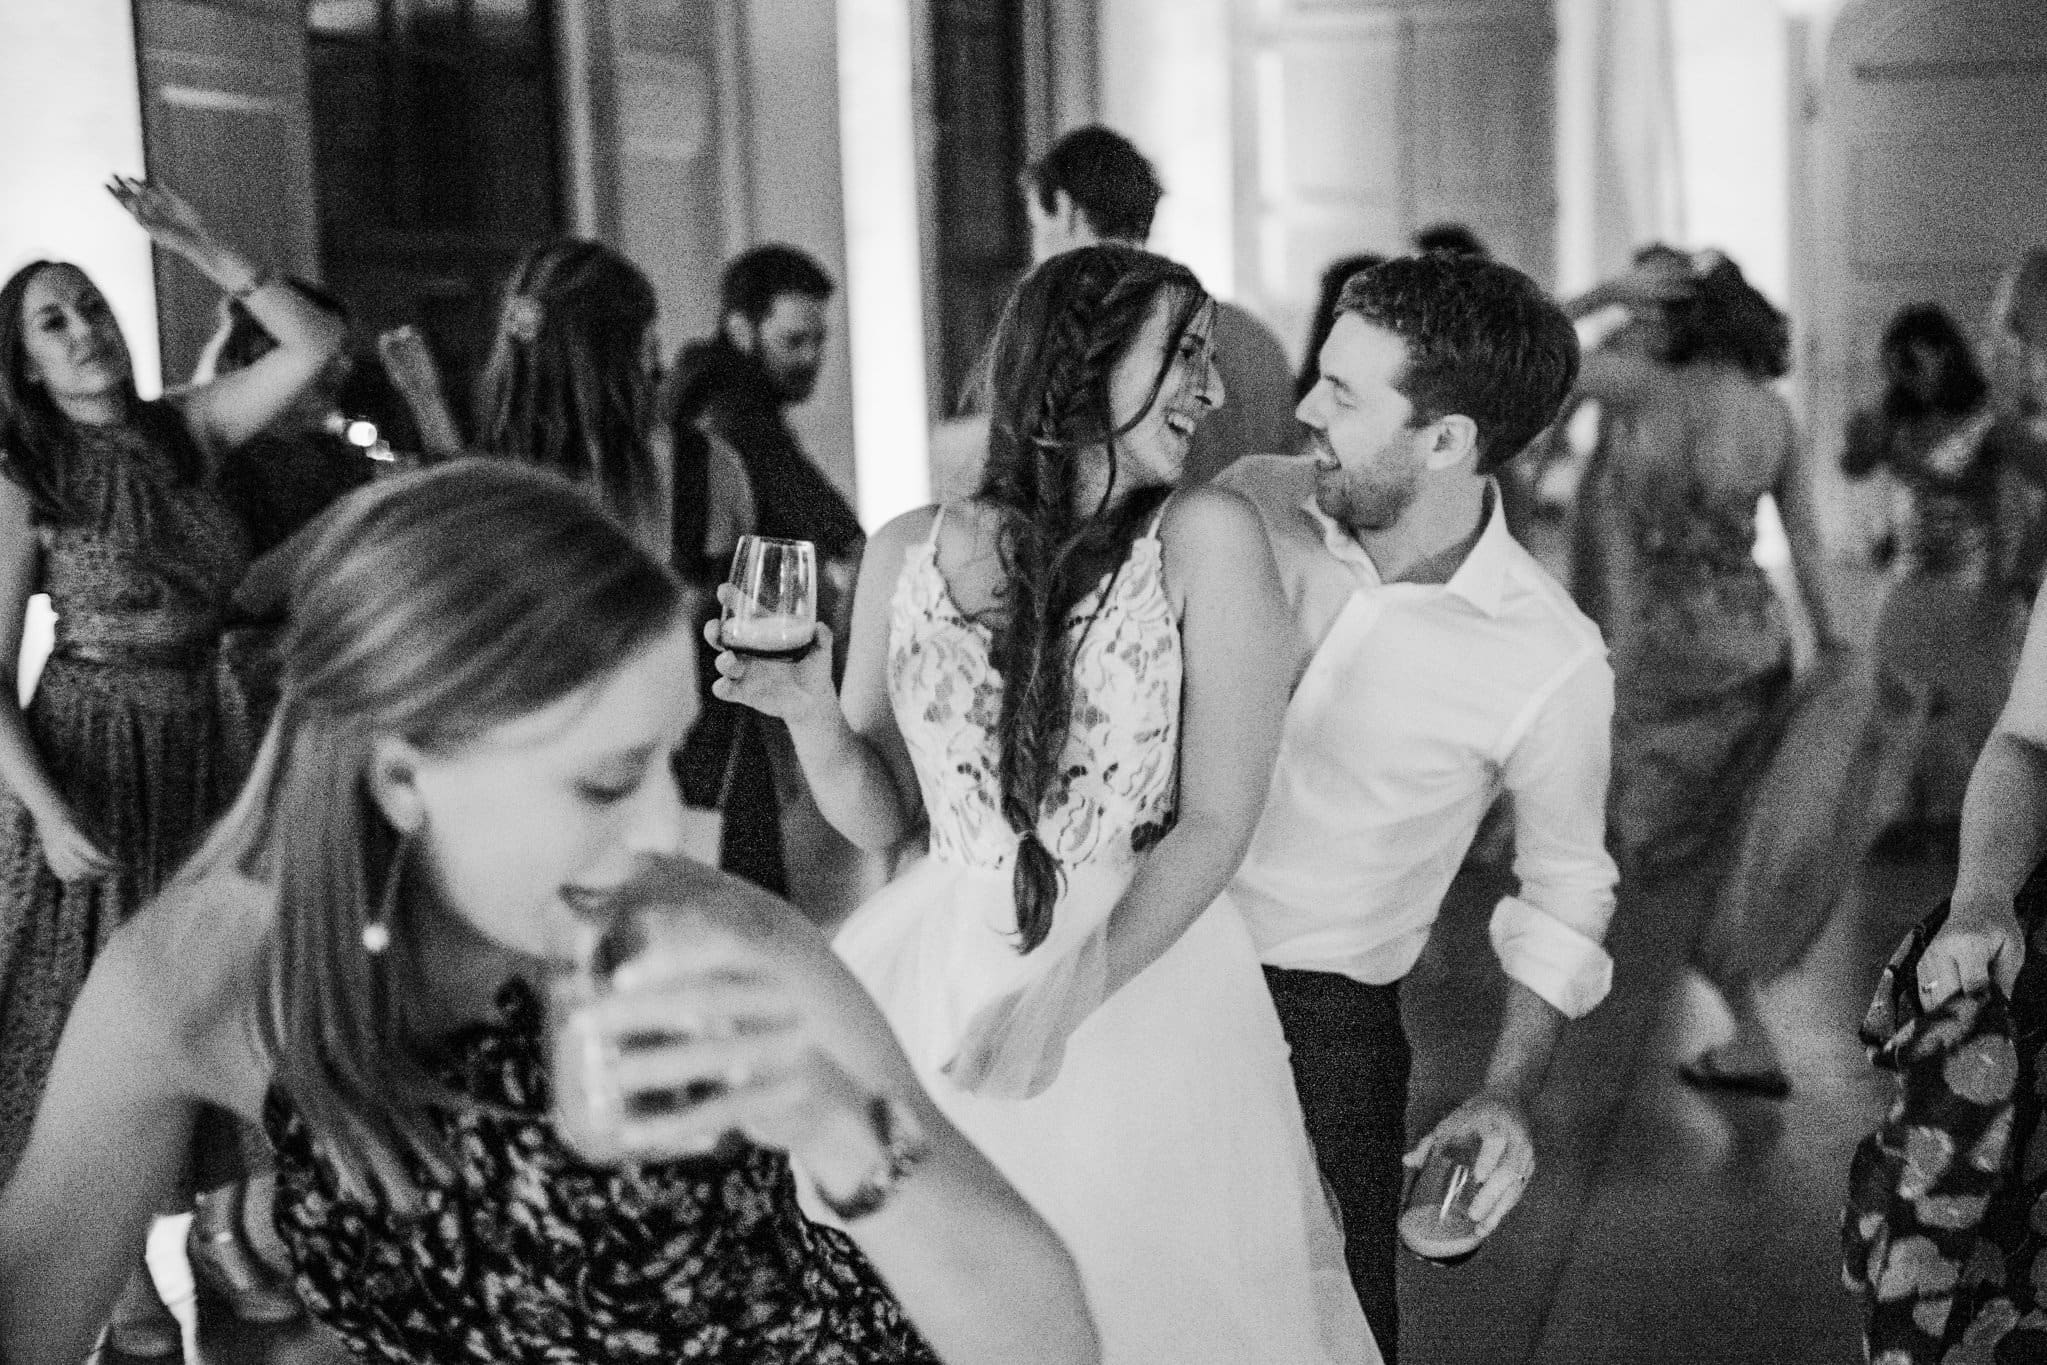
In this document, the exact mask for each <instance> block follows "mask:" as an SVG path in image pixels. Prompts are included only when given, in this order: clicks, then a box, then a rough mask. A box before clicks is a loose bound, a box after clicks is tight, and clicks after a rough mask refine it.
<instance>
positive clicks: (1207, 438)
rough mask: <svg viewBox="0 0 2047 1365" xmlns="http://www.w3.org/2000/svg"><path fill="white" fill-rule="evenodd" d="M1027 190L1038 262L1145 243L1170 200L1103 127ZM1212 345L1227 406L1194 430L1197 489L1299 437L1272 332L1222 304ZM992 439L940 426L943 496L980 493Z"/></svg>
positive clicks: (962, 424)
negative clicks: (1247, 458) (1104, 245)
mask: <svg viewBox="0 0 2047 1365" xmlns="http://www.w3.org/2000/svg"><path fill="white" fill-rule="evenodd" d="M1023 189H1024V206H1025V210H1026V212H1027V213H1028V214H1029V215H1030V220H1031V256H1032V259H1033V261H1034V262H1043V261H1045V260H1048V259H1050V258H1051V257H1053V256H1057V255H1058V254H1059V253H1060V252H1062V251H1072V250H1074V249H1075V248H1078V247H1084V246H1092V245H1094V244H1095V243H1097V242H1122V243H1124V244H1126V245H1128V246H1138V247H1141V246H1144V245H1145V243H1146V241H1147V240H1148V239H1149V238H1150V236H1151V224H1152V218H1153V216H1154V215H1155V214H1156V213H1157V211H1158V206H1159V200H1160V199H1162V198H1164V197H1165V187H1164V186H1163V185H1161V184H1160V183H1159V177H1158V172H1157V171H1156V170H1155V169H1154V168H1153V167H1152V164H1151V161H1150V160H1149V159H1148V158H1146V156H1145V155H1144V153H1142V152H1140V151H1138V150H1137V148H1136V146H1134V145H1133V144H1132V143H1131V141H1130V140H1129V139H1128V138H1126V137H1124V136H1123V135H1122V134H1121V133H1117V132H1115V131H1113V130H1111V129H1108V128H1104V127H1102V126H1101V125H1099V124H1090V125H1088V126H1087V127H1084V128H1076V129H1074V130H1073V131H1072V132H1070V133H1068V134H1066V136H1064V137H1062V138H1060V139H1059V140H1058V141H1057V142H1055V143H1053V144H1052V146H1051V149H1050V150H1048V151H1047V152H1046V153H1045V155H1044V156H1043V157H1041V158H1040V159H1039V160H1038V161H1036V162H1034V163H1033V164H1032V165H1031V166H1030V167H1029V168H1028V169H1027V170H1025V172H1024V177H1023ZM1213 344H1214V347H1215V364H1216V369H1217V370H1219V371H1220V372H1221V373H1222V380H1223V401H1222V406H1220V407H1218V408H1215V409H1213V410H1212V411H1211V412H1210V413H1209V414H1208V416H1207V417H1205V418H1203V419H1202V421H1201V425H1200V426H1199V427H1197V428H1196V429H1195V433H1194V442H1193V445H1192V446H1191V448H1190V449H1189V450H1188V452H1187V467H1186V470H1185V472H1184V473H1183V474H1182V476H1181V479H1182V482H1184V483H1189V484H1196V483H1206V482H1207V481H1208V480H1209V479H1210V478H1211V477H1213V476H1214V475H1215V474H1216V473H1218V472H1219V471H1221V470H1222V469H1223V468H1224V467H1225V466H1227V465H1228V464H1229V463H1230V462H1231V461H1233V460H1235V459H1236V458H1237V457H1239V456H1241V455H1248V454H1272V453H1277V452H1284V451H1290V450H1292V449H1293V448H1294V447H1295V445H1296V444H1298V443H1299V441H1300V425H1299V423H1297V422H1295V420H1294V411H1293V409H1294V380H1293V372H1292V370H1291V369H1290V368H1289V366H1288V364H1287V356H1286V348H1285V347H1284V346H1282V345H1281V344H1280V340H1279V338H1278V337H1276V336H1274V335H1273V334H1272V330H1271V329H1270V328H1268V327H1267V326H1266V325H1265V324H1264V323H1262V322H1260V321H1259V320H1258V319H1257V318H1256V317H1255V316H1253V315H1252V314H1250V313H1248V312H1246V311H1245V310H1244V309H1242V308H1239V307H1237V306H1236V305H1235V304H1232V303H1225V302H1223V301H1222V300H1220V299H1218V300H1217V301H1216V318H1215V332H1214V334H1213ZM987 438H988V424H987V418H986V417H985V416H977V417H968V418H961V419H959V420H956V421H952V422H946V423H942V424H940V426H939V428H938V430H937V431H936V432H934V433H933V440H932V463H933V466H934V469H935V471H936V473H937V476H938V477H937V479H936V482H937V483H938V484H939V485H940V487H941V489H942V490H943V491H944V492H947V493H955V494H965V493H967V492H969V491H971V490H972V488H973V487H974V485H975V484H976V483H977V482H978V481H979V474H980V463H981V460H982V458H983V456H984V455H985V454H986V451H987V444H988V441H987Z"/></svg>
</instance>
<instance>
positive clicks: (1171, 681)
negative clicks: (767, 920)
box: [836, 513, 1379, 1365]
mask: <svg viewBox="0 0 2047 1365" xmlns="http://www.w3.org/2000/svg"><path fill="white" fill-rule="evenodd" d="M942 520H943V514H942V513H941V514H940V516H939V517H938V518H937V519H935V521H934V525H933V527H932V533H931V538H930V539H929V540H927V541H925V542H924V543H922V544H921V545H920V546H918V547H917V548H915V549H913V550H912V551H911V552H910V554H909V555H908V556H907V557H906V560H905V563H904V567H903V571H902V575H901V577H900V579H899V580H898V582H897V585H896V590H895V596H894V599H893V601H892V603H891V611H890V624H889V651H888V684H889V697H890V701H891V703H892V705H893V708H894V712H895V719H896V725H897V728H898V729H899V731H900V732H901V734H902V736H903V739H904V742H905V743H906V745H907V746H908V748H909V751H910V755H911V758H912V760H913V762H914V764H915V767H916V771H917V780H918V785H919V787H920V789H921V792H922V796H923V805H924V813H925V816H926V818H927V819H928V822H929V826H930V847H929V856H928V857H926V858H925V859H924V860H923V861H922V862H920V863H918V864H917V865H916V866H914V867H912V868H911V869H910V870H909V871H908V872H907V873H905V874H904V875H903V876H902V877H901V878H900V879H898V880H897V881H896V882H895V883H893V884H892V885H890V886H889V887H887V888H885V889H884V890H883V891H882V892H881V893H880V894H879V895H877V896H876V897H874V898H873V899H872V900H870V901H868V902H867V904H865V905H864V906H862V907H861V908H860V909H859V910H857V911H856V912H854V914H853V916H852V917H851V918H850V919H849V920H848V921H847V923H846V926H845V928H844V929H843V930H842V931H841V932H840V935H839V938H838V940H837V943H836V947H837V948H838V950H839V953H840V955H841V956H842V957H843V958H844V959H845V960H846V962H847V963H848V964H849V965H850V966H851V967H852V969H853V971H854V973H855V975H857V976H858V977H859V978H860V980H861V981H862V983H863V984H865V985H866V987H867V988H868V990H869V991H870V992H871V993H872V994H873V995H874V997H875V999H876V1000H877V1001H878V1002H879V1003H880V1004H881V1007H882V1009H883V1011H884V1012H885V1013H886V1014H887V1016H888V1018H889V1021H890V1023H891V1024H892V1025H893V1026H894V1028H895V1031H896V1033H897V1035H898V1037H899V1038H900V1039H901V1040H902V1042H903V1044H904V1048H905V1050H906V1051H907V1052H908V1053H909V1055H910V1059H911V1061H912V1062H913V1063H914V1064H915V1065H916V1066H917V1068H918V1071H919V1073H920V1074H921V1076H922V1078H923V1080H924V1083H925V1085H926V1087H927V1088H928V1089H929V1090H930V1092H931V1094H932V1096H933V1098H934V1099H935V1100H936V1101H937V1102H938V1104H939V1106H940V1107H941V1108H942V1109H944V1110H945V1112H946V1113H947V1114H948V1115H949V1116H950V1117H951V1118H952V1119H953V1121H954V1122H955V1123H957V1124H958V1125H959V1126H960V1128H961V1129H962V1130H963V1131H964V1132H965V1133H966V1134H967V1136H968V1137H970V1138H971V1139H972V1140H973V1141H974V1143H975V1144H976V1145H977V1146H979V1147H980V1149H981V1150H982V1151H983V1152H985V1153H987V1155H988V1156H989V1157H990V1158H991V1159H992V1160H993V1161H994V1162H995V1164H996V1165H997V1166H998V1167H999V1168H1000V1169H1001V1170H1002V1171H1003V1173H1004V1174H1005V1175H1007V1176H1008V1177H1009V1178H1010V1180H1011V1181H1012V1182H1014V1184H1015V1185H1016V1187H1017V1188H1018V1189H1019V1190H1020V1191H1021V1192H1022V1193H1023V1194H1024V1196H1025V1197H1026V1198H1027V1199H1029V1200H1030V1201H1031V1203H1032V1204H1033V1206H1035V1207H1036V1208H1037V1209H1038V1210H1039V1212H1041V1213H1042V1214H1044V1216H1045V1217H1046V1219H1047V1220H1048V1221H1049V1222H1050V1223H1051V1224H1052V1225H1053V1227H1054V1228H1055V1229H1057V1230H1058V1232H1059V1233H1060V1235H1061V1236H1062V1237H1063V1238H1064V1239H1065V1241H1066V1244H1067V1246H1068V1247H1069V1248H1070V1249H1071V1250H1072V1252H1073V1254H1074V1258H1075V1260H1076V1262H1077V1263H1078V1264H1079V1266H1080V1270H1081V1275H1082V1278H1083V1280H1084V1281H1085V1283H1086V1287H1087V1291H1088V1297H1089V1301H1090V1304H1091V1306H1092V1307H1093V1310H1094V1315H1095V1321H1096V1324H1097V1326H1098V1327H1099V1328H1100V1331H1101V1334H1102V1340H1103V1346H1104V1357H1103V1358H1104V1359H1105V1360H1106V1361H1108V1362H1110V1363H1111V1365H1157V1363H1158V1362H1162V1361H1172V1362H1175V1365H1202V1363H1203V1362H1214V1363H1215V1365H1224V1363H1225V1362H1227V1365H1261V1362H1270V1365H1280V1363H1281V1362H1285V1365H1313V1363H1314V1362H1336V1361H1342V1362H1346V1365H1348V1363H1349V1362H1373V1361H1377V1360H1378V1359H1379V1353H1378V1350H1377V1348H1376V1346H1375V1345H1374V1343H1373V1340H1372V1337H1371V1333H1370V1330H1369V1328H1367V1326H1366V1325H1365V1320H1364V1316H1363V1313H1362V1312H1361V1311H1360V1309H1359V1308H1358V1304H1357V1298H1356V1295H1355V1293H1354V1292H1353V1291H1352V1289H1351V1287H1350V1282H1349V1278H1348V1276H1347V1275H1346V1273H1345V1271H1344V1265H1343V1259H1342V1242H1341V1236H1340V1234H1339V1233H1338V1231H1337V1228H1336V1226H1335V1222H1334V1219H1333V1217H1332V1215H1331V1213H1330V1211H1329V1207H1328V1204H1327V1202H1326V1200H1325V1198H1324V1196H1323V1192H1322V1186H1321V1181H1320V1177H1319V1175H1318V1173H1317V1171H1316V1167H1315V1162H1314V1156H1313V1153H1312V1151H1311V1150H1310V1148H1309V1145H1308V1139H1307V1135H1306V1132H1305V1129H1304V1127H1303V1123H1302V1119H1301V1111H1300V1104H1299V1101H1298V1099H1297V1098H1296V1096H1295V1092H1294V1088H1293V1079H1292V1075H1291V1073H1290V1072H1289V1070H1288V1065H1287V1048H1286V1041H1285V1039H1284V1037H1283V1036H1282V1035H1281V1033H1280V1027H1279V1019H1278V1016H1277V1014H1276V1013H1275V1012H1274V1010H1273V1005H1272V999H1271V997H1270V995H1268V994H1267V992H1266V989H1265V983H1264V979H1263V976H1262V974H1261V973H1260V970H1259V967H1258V961H1257V956H1256V954H1255V952H1254V950H1253V948H1252V944H1251V939H1250V935H1249V933H1248V932H1247V931H1246V929H1245V927H1244V923H1243V919H1242V917H1241V915H1240V914H1239V913H1238V911H1237V909H1236V907H1235V906H1234V905H1233V904H1231V903H1230V902H1229V901H1228V900H1227V899H1226V898H1225V899H1224V900H1222V901H1219V902H1217V903H1216V904H1215V905H1213V906H1211V907H1210V908H1209V909H1208V910H1207V911H1206V912H1204V913H1203V914H1202V915H1201V916H1200V917H1199V918H1197V919H1196V920H1195V922H1194V923H1193V924H1192V925H1191V926H1190V927H1189V928H1188V929H1187V931H1186V932H1185V933H1184V934H1183V935H1182V936H1181V937H1180V939H1179V941H1178V942H1176V943H1175V944H1174V945H1173V946H1172V947H1171V948H1170V949H1168V950H1167V951H1166V953H1165V954H1164V956H1162V957H1161V958H1159V960H1158V961H1156V962H1154V963H1152V965H1151V966H1149V967H1148V968H1146V969H1145V970H1144V971H1143V972H1142V973H1141V974H1139V975H1138V977H1137V978H1136V979H1135V980H1133V981H1131V982H1130V983H1129V984H1127V985H1125V986H1123V987H1122V988H1121V989H1120V990H1118V991H1116V992H1115V993H1114V994H1112V995H1108V996H1107V998H1106V999H1104V998H1103V990H1102V970H1101V944H1102V938H1103V928H1104V925H1105V923H1106V921H1107V919H1108V916H1109V912H1110V910H1111V909H1112V908H1114V906H1115V904H1116V902H1117V900H1118V898H1119V897H1120V896H1121V894H1122V892H1123V889H1124V887H1125V886H1126V885H1127V884H1128V883H1129V881H1130V878H1131V876H1132V873H1133V872H1134V870H1135V868H1136V865H1137V861H1138V859H1139V857H1140V856H1141V855H1143V854H1144V853H1145V852H1146V851H1147V850H1148V849H1150V848H1151V847H1152V846H1153V845H1154V844H1156V843H1157V842H1158V841H1159V839H1160V838H1161V837H1162V836H1163V834H1164V833H1165V831H1166V830H1168V829H1170V828H1171V826H1172V823H1173V817H1174V811H1175V806H1176V800H1177V793H1178V759H1179V742H1180V688H1181V666H1182V665H1181V654H1180V633H1179V623H1178V621H1177V619H1176V618H1175V615H1174V611H1173V606H1172V603H1171V601H1170V599H1169V598H1168V597H1167V594H1166V590H1165V586H1164V582H1163V578H1162V559H1161V555H1162V551H1161V547H1160V543H1159V541H1158V538H1157V534H1156V526H1154V527H1153V532H1152V534H1150V535H1148V536H1145V537H1144V538H1141V539H1140V540H1138V541H1137V542H1136V544H1135V545H1134V546H1133V547H1132V549H1131V551H1130V554H1129V556H1128V557H1127V558H1126V559H1125V561H1124V562H1123V564H1122V565H1121V566H1120V567H1119V568H1117V569H1116V570H1115V571H1113V572H1112V573H1110V574H1107V575H1105V576H1104V581H1103V582H1102V583H1101V584H1100V585H1099V586H1098V587H1097V588H1096V589H1095V590H1094V591H1093V592H1092V593H1090V594H1089V595H1088V596H1087V597H1085V598H1083V599H1082V600H1081V601H1080V602H1079V603H1078V604H1077V605H1076V606H1075V608H1074V611H1073V614H1072V617H1071V623H1070V636H1071V639H1072V641H1073V654H1072V657H1073V669H1074V686H1073V705H1072V722H1071V728H1070V729H1069V732H1068V735H1067V740H1066V745H1065V749H1064V751H1063V755H1062V761H1061V768H1062V769H1063V775H1062V777H1061V779H1060V781H1059V783H1058V785H1057V788H1056V790H1055V791H1054V792H1053V793H1052V794H1051V796H1050V797H1049V799H1048V800H1047V802H1046V804H1045V810H1044V813H1043V815H1042V816H1041V818H1040V821H1039V824H1038V830H1037V833H1038V837H1039V838H1040V839H1041V840H1042V841H1043V843H1044V845H1045V847H1046V849H1047V850H1048V851H1049V852H1050V853H1051V854H1052V855H1053V856H1054V858H1056V859H1057V861H1058V864H1059V868H1060V876H1061V888H1062V893H1061V896H1060V898H1059V901H1058V903H1057V906H1056V908H1055V910H1054V913H1053V920H1052V929H1051V932H1050V934H1049V935H1048V937H1047V938H1046V939H1045V941H1044V942H1043V943H1042V944H1040V945H1039V946H1038V947H1037V948H1036V949H1034V950H1033V951H1031V952H1030V953H1027V954H1026V953H1020V952H1019V951H1018V950H1017V935H1016V915H1015V907H1014V902H1013V899H1012V893H1011V875H1012V870H1013V867H1014V862H1015V855H1016V847H1017V838H1016V835H1015V834H1014V833H1013V832H1012V831H1011V830H1010V828H1009V825H1008V823H1007V822H1006V821H1005V820H1004V819H1003V817H1002V811H1001V802H1000V790H1001V788H1000V782H999V780H998V777H997V763H998V758H999V754H1000V746H999V743H998V741H997V739H996V735H995V727H996V722H997V718H998V716H999V714H1000V711H1001V701H1002V682H1001V679H1000V677H999V675H998V674H997V673H996V672H995V669H994V667H993V665H992V664H991V663H990V660H989V652H988V651H989V647H990V640H989V635H988V632H987V629H986V628H985V627H984V626H983V625H981V624H980V623H978V622H975V621H972V620H970V619H968V618H967V617H966V616H964V615H963V614H962V613H961V612H960V611H959V609H958V607H957V606H956V605H955V603H954V602H953V600H952V597H951V594H950V592H949V590H948V588H947V586H946V582H945V579H944V576H943V575H942V573H941V572H940V570H939V566H938V559H937V545H938V540H937V537H938V528H939V524H941V523H942ZM1012 1005H1014V1006H1017V1008H1016V1010H1015V1012H1014V1013H1015V1017H1020V1018H1022V1019H1024V1020H1027V1021H1028V1020H1030V1019H1032V1018H1033V1017H1038V1018H1043V1019H1051V1020H1058V1021H1065V1022H1062V1023H1056V1024H1054V1025H1052V1026H1050V1027H1046V1028H1039V1027H1035V1026H1031V1025H1029V1024H1026V1025H1024V1026H1020V1027H1017V1028H1014V1029H1010V1030H1008V1031H1007V1032H1004V1033H1000V1034H998V1035H995V1036H996V1037H997V1038H999V1040H1000V1041H999V1042H996V1043H988V1045H987V1047H986V1048H981V1047H980V1043H987V1040H988V1036H989V1035H986V1034H982V1033H978V1032H977V1031H976V1028H975V1026H976V1024H977V1022H978V1021H985V1020H986V1019H987V1018H988V1017H989V1012H990V1011H991V1008H992V1009H994V1010H996V1011H1000V1010H1002V1009H1005V1008H1008V1007H1010V1006H1012ZM1075 1018H1080V1019H1083V1020H1084V1022H1081V1023H1080V1024H1079V1026H1078V1027H1077V1028H1072V1029H1071V1030H1070V1036H1068V1031H1069V1025H1070V1021H1071V1020H1073V1019H1075ZM970 1039H978V1040H980V1042H979V1043H970ZM970 1052H986V1053H988V1054H991V1055H990V1056H989V1057H987V1058H985V1059H986V1060H988V1061H989V1066H988V1068H987V1070H988V1073H989V1075H991V1076H995V1075H1002V1074H1007V1073H1012V1072H1013V1073H1016V1074H1030V1073H1033V1072H1034V1071H1035V1070H1037V1069H1038V1067H1037V1066H1036V1065H1035V1064H1036V1063H1038V1062H1041V1061H1042V1060H1043V1059H1044V1058H1045V1057H1047V1056H1049V1057H1052V1058H1053V1059H1055V1060H1056V1062H1057V1066H1056V1076H1055V1078H1054V1079H1053V1080H1052V1081H1051V1083H1050V1085H1049V1087H1047V1088H1044V1089H1042V1090H1041V1091H1039V1092H1038V1093H1036V1094H1033V1095H1031V1096H1030V1097H1028V1098H1023V1097H1020V1096H1013V1095H1012V1094H1010V1093H1008V1092H1004V1091H1003V1090H1001V1088H999V1087H995V1086H993V1085H989V1084H983V1083H982V1082H980V1081H968V1080H965V1079H963V1078H964V1076H965V1074H966V1073H965V1072H964V1071H963V1070H962V1068H961V1066H960V1063H961V1061H962V1060H963V1059H964V1058H965V1056H966V1054H968V1053H970ZM1019 1059H1021V1064H1020V1065H1012V1064H1013V1063H1018V1062H1019Z"/></svg>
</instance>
